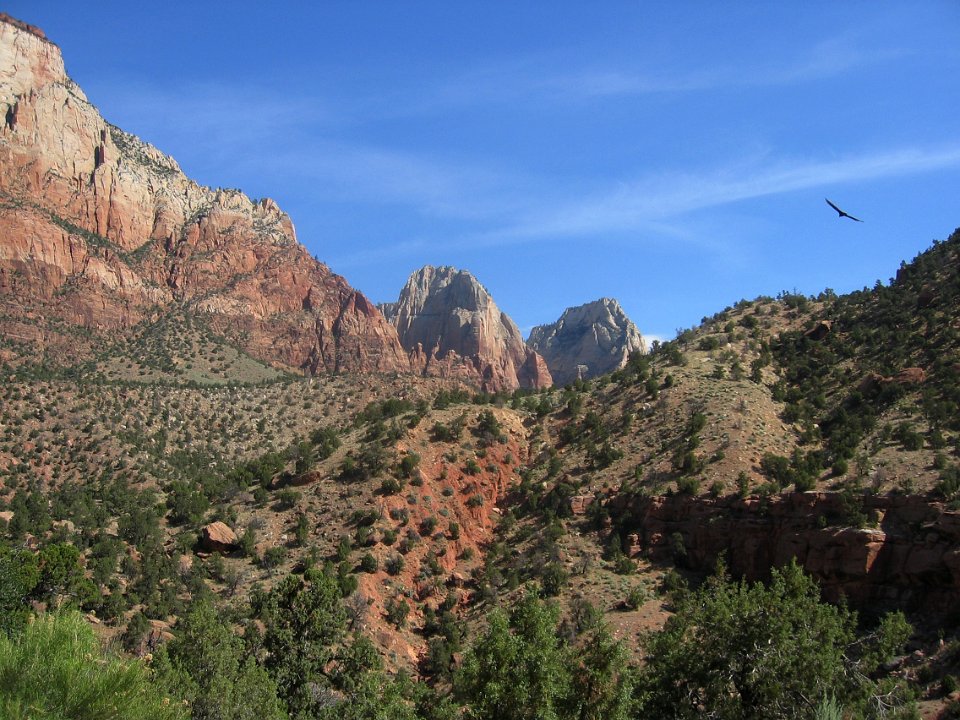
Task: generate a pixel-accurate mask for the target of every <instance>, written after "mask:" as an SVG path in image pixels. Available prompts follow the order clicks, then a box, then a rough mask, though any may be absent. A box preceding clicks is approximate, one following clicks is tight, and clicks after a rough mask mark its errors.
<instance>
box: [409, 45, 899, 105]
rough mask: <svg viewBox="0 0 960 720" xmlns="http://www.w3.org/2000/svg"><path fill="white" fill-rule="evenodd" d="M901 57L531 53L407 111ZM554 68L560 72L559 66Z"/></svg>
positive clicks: (734, 84)
mask: <svg viewBox="0 0 960 720" xmlns="http://www.w3.org/2000/svg"><path fill="white" fill-rule="evenodd" d="M902 54H903V51H901V50H898V49H894V48H866V49H865V48H863V47H861V46H859V45H858V44H857V42H856V41H855V40H852V39H850V38H848V37H833V38H828V39H826V40H823V41H821V42H820V43H818V44H816V45H814V46H812V47H810V48H809V49H808V50H807V51H806V52H805V53H804V54H803V55H801V56H799V57H796V58H794V59H793V60H786V61H780V62H779V63H777V62H776V61H775V60H773V59H770V58H767V59H765V60H766V61H765V62H758V61H757V58H747V59H745V60H744V62H742V63H729V62H728V63H726V64H718V65H715V66H708V67H706V68H704V67H703V66H699V67H697V68H693V69H690V68H687V67H685V62H684V59H683V58H676V59H674V60H673V62H671V61H670V59H669V58H668V59H666V60H664V59H662V58H649V59H647V60H642V59H641V60H638V59H636V58H633V57H631V58H628V59H625V60H621V61H616V60H614V61H608V62H607V63H606V64H604V65H602V66H598V65H584V66H580V67H570V66H566V67H565V66H564V64H563V63H562V62H558V59H557V58H556V57H553V56H549V55H530V56H526V57H518V58H511V59H509V60H497V61H492V62H489V63H488V64H486V65H484V66H479V67H475V68H472V69H470V70H468V71H465V72H463V73H461V74H459V75H457V76H455V77H452V78H448V79H445V80H440V81H439V82H437V83H436V84H435V85H433V86H432V88H430V87H429V86H428V88H429V89H428V90H427V91H426V93H424V94H421V95H414V96H413V100H412V102H411V104H410V105H409V106H408V108H407V109H408V110H411V111H420V112H425V111H435V110H437V109H438V108H440V107H443V106H445V105H453V106H457V105H462V106H469V105H480V104H486V103H491V102H516V101H521V102H525V103H530V102H544V101H546V102H581V101H587V102H589V101H595V100H597V99H603V98H606V99H615V98H627V97H635V96H643V95H652V94H664V93H689V92H701V91H709V90H720V89H735V88H745V87H747V88H749V87H773V86H781V85H791V84H796V83H801V82H811V81H815V80H821V79H825V78H830V77H836V76H838V75H842V74H844V73H848V72H851V71H853V70H855V69H857V68H860V67H864V66H868V65H874V64H877V63H880V62H888V61H890V60H893V59H895V58H897V57H900V56H901V55H902ZM558 65H559V67H558Z"/></svg>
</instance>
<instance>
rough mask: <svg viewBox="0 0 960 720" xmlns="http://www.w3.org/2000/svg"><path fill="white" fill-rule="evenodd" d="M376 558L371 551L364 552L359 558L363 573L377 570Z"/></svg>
mask: <svg viewBox="0 0 960 720" xmlns="http://www.w3.org/2000/svg"><path fill="white" fill-rule="evenodd" d="M377 567H378V563H377V558H376V556H375V555H374V554H373V553H364V555H363V557H362V558H360V569H361V570H363V571H364V572H365V573H375V572H376V571H377Z"/></svg>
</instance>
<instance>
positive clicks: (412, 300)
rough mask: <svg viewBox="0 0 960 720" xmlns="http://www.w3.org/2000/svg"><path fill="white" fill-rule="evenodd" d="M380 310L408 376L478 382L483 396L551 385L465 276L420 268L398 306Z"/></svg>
mask: <svg viewBox="0 0 960 720" xmlns="http://www.w3.org/2000/svg"><path fill="white" fill-rule="evenodd" d="M381 310H383V312H384V315H385V316H386V317H387V319H388V320H389V321H390V322H391V323H393V324H394V326H395V327H396V328H397V332H398V334H399V336H400V342H401V344H402V345H403V347H404V349H406V350H407V351H408V352H409V353H410V363H411V365H412V367H413V368H414V370H417V371H420V372H422V373H424V374H425V375H430V376H439V377H458V378H462V379H465V380H468V381H476V380H477V379H479V380H480V382H481V386H482V387H483V388H484V389H485V390H488V391H494V390H512V389H515V388H518V387H521V388H542V387H548V386H549V385H551V384H552V379H551V377H550V372H549V370H548V369H547V366H546V363H544V361H543V358H541V357H540V356H539V355H538V354H537V353H536V352H534V351H533V350H531V349H529V348H528V347H527V346H526V345H525V344H524V342H523V336H522V335H521V334H520V330H519V329H518V328H517V325H516V323H514V322H513V320H511V319H510V318H509V316H507V314H506V313H504V312H502V311H501V310H500V308H498V307H497V304H496V303H495V302H494V301H493V298H492V297H491V296H490V293H489V292H487V290H486V289H485V288H484V287H483V286H482V285H481V284H480V283H479V282H477V280H476V278H474V277H473V275H471V274H470V273H469V272H467V271H465V270H457V269H456V268H452V267H449V266H444V267H432V266H430V265H427V266H426V267H422V268H420V269H419V270H417V271H416V272H414V273H413V274H412V275H411V276H410V278H409V279H408V280H407V284H406V285H405V286H404V288H403V290H402V291H401V292H400V298H399V300H397V302H395V303H386V304H384V305H382V306H381Z"/></svg>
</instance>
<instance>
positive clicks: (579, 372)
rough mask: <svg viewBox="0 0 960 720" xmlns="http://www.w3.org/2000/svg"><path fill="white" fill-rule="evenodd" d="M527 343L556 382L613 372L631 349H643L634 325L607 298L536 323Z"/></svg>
mask: <svg viewBox="0 0 960 720" xmlns="http://www.w3.org/2000/svg"><path fill="white" fill-rule="evenodd" d="M527 345H528V346H529V347H531V348H533V349H534V350H536V351H537V352H538V353H540V355H542V356H543V359H544V360H546V362H547V367H548V368H549V369H550V374H551V375H552V376H553V380H554V382H555V383H557V384H558V385H566V384H567V383H571V382H573V381H574V380H577V379H578V378H579V379H582V380H586V379H588V378H592V377H596V376H597V375H603V374H604V373H608V372H613V371H614V370H618V369H620V368H622V367H623V366H624V365H625V364H626V362H627V358H628V357H630V354H631V353H633V352H646V344H645V343H644V341H643V337H642V336H641V335H640V331H639V330H638V329H637V326H636V325H634V324H633V322H631V320H630V318H628V317H627V314H626V313H625V312H624V311H623V308H621V307H620V303H618V302H617V301H616V300H611V299H609V298H601V299H600V300H594V301H593V302H590V303H587V304H585V305H580V306H579V307H573V308H567V309H566V310H564V312H563V315H561V316H560V319H559V320H557V321H556V322H555V323H553V324H551V325H538V326H537V327H535V328H534V329H533V331H532V332H531V333H530V337H529V338H528V339H527Z"/></svg>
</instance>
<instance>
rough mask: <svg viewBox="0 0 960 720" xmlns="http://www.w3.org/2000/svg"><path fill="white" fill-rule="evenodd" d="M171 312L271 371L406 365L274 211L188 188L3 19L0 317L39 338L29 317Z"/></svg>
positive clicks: (50, 50)
mask: <svg viewBox="0 0 960 720" xmlns="http://www.w3.org/2000/svg"><path fill="white" fill-rule="evenodd" d="M175 307H186V308H187V309H188V310H190V311H193V312H197V313H201V314H203V315H205V316H206V317H207V319H208V321H209V323H210V325H211V326H212V328H213V329H214V330H215V331H217V332H219V333H222V334H224V335H225V336H227V337H228V338H230V339H231V340H233V341H234V342H237V343H238V344H240V345H241V346H242V347H243V348H244V349H245V350H246V351H247V352H249V353H250V354H251V355H253V356H255V357H257V358H259V359H261V360H264V361H266V362H269V363H272V364H275V365H282V366H286V367H288V368H294V369H300V370H302V371H305V372H311V373H319V372H334V371H359V372H377V371H380V372H396V371H402V372H406V371H409V361H408V359H407V356H406V353H405V352H404V351H403V349H402V348H401V347H400V344H399V342H398V339H397V335H396V331H395V330H394V328H393V327H392V326H391V325H390V324H389V323H387V322H386V321H385V320H384V318H383V316H382V315H381V314H380V312H379V311H378V310H377V308H376V307H375V306H374V305H373V304H372V303H370V302H369V301H368V300H367V299H366V298H365V297H363V295H361V294H360V293H358V292H357V291H356V290H354V289H353V288H351V287H350V286H349V285H348V284H347V282H346V281H345V280H344V279H343V278H342V277H340V276H338V275H335V274H334V273H332V272H331V271H330V269H329V268H328V267H327V266H326V265H324V264H323V263H320V262H318V261H316V260H314V259H313V258H312V257H311V256H310V254H309V253H308V252H307V250H306V249H305V248H304V247H303V246H302V245H300V244H299V243H298V242H297V238H296V233H295V231H294V227H293V223H292V222H291V220H290V218H289V217H288V216H287V215H286V214H285V213H284V212H283V211H281V210H280V208H279V207H278V206H277V204H276V203H275V202H273V201H272V200H270V199H262V200H252V199H250V198H248V197H247V196H246V195H244V194H243V193H242V192H241V191H239V190H228V189H212V188H208V187H203V186H201V185H198V184H197V183H195V182H194V181H192V180H190V179H189V178H188V177H186V175H184V174H183V172H182V171H181V169H180V167H179V165H177V163H176V161H175V160H174V159H173V158H171V157H168V156H167V155H164V154H163V153H162V152H160V151H159V150H157V149H156V148H154V147H152V146H151V145H148V144H147V143H145V142H142V141H141V140H140V139H139V138H137V137H135V136H134V135H130V134H129V133H126V132H124V131H123V130H121V129H119V128H117V127H114V126H113V125H111V124H110V123H108V122H107V121H106V120H104V118H103V117H101V115H100V113H99V112H98V111H97V109H96V108H95V107H94V106H93V105H92V104H91V103H90V102H89V101H88V99H87V97H86V95H85V94H84V93H83V91H82V90H81V89H80V88H79V87H78V86H77V85H76V84H75V83H74V82H73V81H72V80H71V79H70V78H69V77H68V76H67V73H66V70H65V68H64V63H63V58H62V56H61V54H60V49H59V48H58V47H57V46H56V45H54V44H53V43H52V42H50V41H49V40H47V39H46V38H45V37H44V36H43V34H42V32H40V31H38V30H37V29H35V28H30V27H29V26H26V25H24V24H23V23H20V22H18V21H14V20H13V19H12V18H9V17H7V16H4V17H0V310H2V311H3V316H4V322H5V323H7V324H8V325H9V326H10V328H13V329H15V330H16V332H17V333H20V334H23V335H24V339H25V340H27V341H31V342H39V341H43V339H44V338H43V333H42V332H40V331H33V330H30V329H29V328H33V327H36V324H37V322H36V321H37V320H38V319H40V320H44V321H48V320H49V319H50V318H56V319H58V320H61V321H66V323H67V324H70V325H75V326H81V327H83V328H86V329H90V330H95V331H101V332H103V331H110V330H113V329H116V328H124V327H129V326H131V325H133V324H136V323H138V322H140V321H141V320H144V319H146V318H148V317H155V316H156V314H157V313H163V312H165V311H168V310H171V309H173V308H175ZM14 326H15V327H14ZM5 329H8V328H5Z"/></svg>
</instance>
